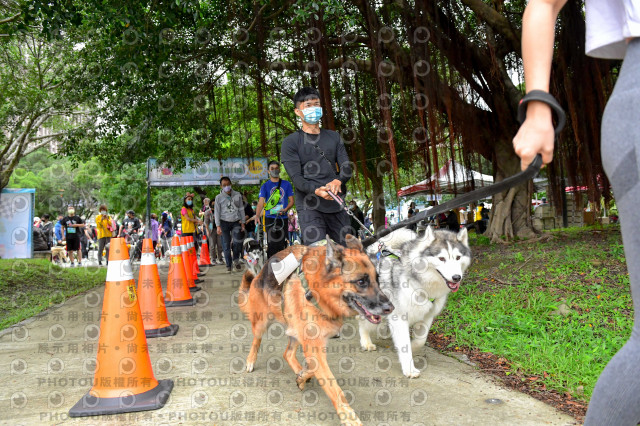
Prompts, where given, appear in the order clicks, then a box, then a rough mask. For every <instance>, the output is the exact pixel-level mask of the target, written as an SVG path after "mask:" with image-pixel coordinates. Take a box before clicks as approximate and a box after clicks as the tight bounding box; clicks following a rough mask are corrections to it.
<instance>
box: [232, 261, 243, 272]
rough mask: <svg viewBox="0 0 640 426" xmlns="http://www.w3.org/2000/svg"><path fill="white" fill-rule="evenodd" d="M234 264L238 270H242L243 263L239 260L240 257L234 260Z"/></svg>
mask: <svg viewBox="0 0 640 426" xmlns="http://www.w3.org/2000/svg"><path fill="white" fill-rule="evenodd" d="M234 266H235V268H236V271H239V270H241V269H242V263H241V262H240V260H239V259H237V260H236V261H235V262H234Z"/></svg>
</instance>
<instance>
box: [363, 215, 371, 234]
mask: <svg viewBox="0 0 640 426" xmlns="http://www.w3.org/2000/svg"><path fill="white" fill-rule="evenodd" d="M371 225H373V220H372V219H371V216H367V217H365V218H364V226H366V227H367V229H368V230H369V231H371Z"/></svg>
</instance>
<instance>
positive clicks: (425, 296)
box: [359, 227, 471, 378]
mask: <svg viewBox="0 0 640 426" xmlns="http://www.w3.org/2000/svg"><path fill="white" fill-rule="evenodd" d="M382 241H383V242H384V244H385V248H387V250H388V251H389V252H391V253H392V255H390V256H384V255H383V256H380V258H379V259H378V256H377V248H378V247H377V244H374V245H372V246H370V247H368V248H367V254H369V256H370V257H371V261H372V262H373V263H374V264H375V265H376V270H377V272H378V274H379V276H378V282H379V283H380V289H381V290H382V292H383V293H384V294H386V295H387V296H388V297H389V299H390V300H391V303H393V305H394V306H395V311H394V312H393V314H391V315H389V316H388V317H386V319H387V321H388V323H389V328H390V331H391V335H392V338H393V343H394V345H395V347H396V350H397V352H398V356H399V358H400V365H401V366H402V373H403V374H404V375H405V376H407V377H409V378H412V377H418V376H419V375H420V371H419V370H418V369H417V368H416V367H415V365H414V363H413V353H412V352H413V351H416V350H418V349H420V348H421V347H422V346H424V344H425V342H426V341H427V334H428V333H429V329H430V328H431V324H432V323H433V319H434V318H435V317H436V316H437V315H438V314H439V313H440V312H441V311H442V308H443V307H444V305H445V303H446V302H447V296H448V295H449V293H450V292H456V291H458V289H459V288H460V282H461V281H462V276H463V275H464V273H465V271H466V270H467V268H468V267H469V264H470V263H471V250H470V249H469V241H468V236H467V230H466V229H464V228H463V229H461V230H460V232H458V233H457V234H456V233H455V232H451V231H447V230H436V231H434V230H433V228H431V227H428V228H427V230H426V231H425V234H424V235H423V236H418V234H416V233H415V232H413V231H411V230H409V229H399V230H397V231H395V232H392V233H391V234H389V235H388V236H386V237H384V238H383V239H382ZM359 324H360V345H361V346H362V348H363V349H364V350H367V351H374V350H376V345H374V344H373V342H372V341H371V333H372V332H373V331H375V330H376V328H377V327H376V325H374V324H372V323H371V322H369V321H366V320H364V319H363V318H360V319H359ZM411 327H413V339H411V338H410V332H409V329H410V328H411Z"/></svg>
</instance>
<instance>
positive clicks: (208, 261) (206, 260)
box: [198, 231, 213, 266]
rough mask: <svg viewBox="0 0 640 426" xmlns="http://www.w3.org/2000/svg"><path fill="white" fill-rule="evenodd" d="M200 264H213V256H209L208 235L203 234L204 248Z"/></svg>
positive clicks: (201, 251)
mask: <svg viewBox="0 0 640 426" xmlns="http://www.w3.org/2000/svg"><path fill="white" fill-rule="evenodd" d="M209 232H211V231H209ZM198 264H199V265H200V266H213V264H212V263H211V257H210V256H209V243H207V237H206V236H205V235H202V248H201V249H200V262H199V263H198Z"/></svg>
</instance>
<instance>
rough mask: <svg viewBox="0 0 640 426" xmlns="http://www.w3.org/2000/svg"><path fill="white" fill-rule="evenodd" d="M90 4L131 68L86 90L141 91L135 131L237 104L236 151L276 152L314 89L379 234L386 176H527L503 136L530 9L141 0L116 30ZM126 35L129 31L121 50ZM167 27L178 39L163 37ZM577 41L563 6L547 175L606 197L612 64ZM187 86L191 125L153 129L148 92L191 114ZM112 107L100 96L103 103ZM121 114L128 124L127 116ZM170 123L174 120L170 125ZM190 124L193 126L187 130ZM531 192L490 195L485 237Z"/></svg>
mask: <svg viewBox="0 0 640 426" xmlns="http://www.w3.org/2000/svg"><path fill="white" fill-rule="evenodd" d="M89 3H94V4H92V5H89V6H87V8H93V9H95V10H97V11H94V12H93V15H91V16H84V18H83V19H84V22H85V24H84V25H92V24H91V22H92V19H93V20H94V21H95V22H96V23H98V24H95V26H96V27H97V30H96V32H94V33H93V38H94V39H95V38H99V37H105V39H107V38H106V37H107V36H109V37H111V39H107V40H108V41H109V43H107V42H104V41H103V42H102V45H100V44H99V43H100V42H96V41H95V40H91V41H88V42H87V46H88V48H87V49H86V52H87V55H91V54H93V55H94V56H95V58H97V59H100V58H101V57H109V58H110V60H111V62H116V61H119V63H120V64H123V65H122V67H121V68H126V67H125V65H126V66H129V64H131V63H133V64H134V65H135V66H136V69H137V70H139V71H140V72H138V73H137V74H135V78H129V79H128V80H127V79H126V76H125V77H123V76H121V75H120V71H117V72H112V73H109V72H108V70H107V69H103V70H102V71H101V72H102V74H101V75H100V76H99V77H98V78H97V77H96V76H91V78H92V80H91V81H90V84H95V83H93V82H95V81H96V80H99V79H105V81H104V82H102V83H101V84H102V85H101V86H100V89H101V90H104V88H108V90H112V91H113V90H119V91H122V92H124V91H128V90H130V89H129V88H130V87H133V84H134V83H135V85H136V87H139V88H140V89H139V92H140V94H139V96H138V98H137V99H138V101H137V103H134V104H133V105H136V106H137V105H141V104H142V103H143V102H148V105H149V107H148V108H147V109H145V110H144V114H140V117H139V119H137V120H136V122H137V123H138V126H142V125H143V124H144V126H146V127H144V129H151V130H153V131H155V130H154V129H156V128H157V127H158V126H161V125H162V126H165V127H170V126H169V123H171V124H173V127H172V128H170V131H171V132H172V137H173V138H175V139H178V138H181V140H184V141H188V140H189V137H191V136H190V135H192V134H200V133H205V134H207V135H215V134H223V133H224V132H222V131H219V129H220V128H222V127H224V125H223V124H224V123H223V124H220V123H221V122H224V120H225V118H224V115H225V113H223V111H226V113H227V114H228V111H229V110H230V108H232V107H233V105H231V106H230V105H228V104H229V99H232V100H233V103H234V104H236V103H238V102H241V103H242V106H241V107H239V108H240V109H239V111H241V114H242V116H241V123H242V124H241V126H240V127H239V128H237V129H230V130H229V129H227V130H229V132H238V134H241V135H242V136H241V139H242V138H244V139H245V140H246V141H250V140H251V138H255V140H256V145H255V146H254V147H249V148H246V149H243V151H242V152H241V153H239V154H244V153H245V151H246V153H247V154H248V155H258V154H259V155H277V154H278V140H279V139H281V138H282V137H283V136H284V135H285V134H286V133H287V132H289V131H292V130H293V129H294V128H295V126H296V122H295V116H294V115H293V111H292V110H293V106H292V104H291V103H290V99H291V96H292V95H293V93H294V92H295V89H297V88H299V87H301V86H302V85H313V86H316V87H317V88H318V89H319V91H320V94H321V101H322V104H323V107H324V112H325V114H324V116H323V123H322V124H323V126H324V127H327V128H331V129H335V130H337V131H340V132H341V134H342V137H343V139H344V140H345V142H346V143H347V149H348V151H349V155H350V158H351V159H352V160H353V162H354V163H355V164H356V165H357V167H356V173H357V176H356V177H355V178H354V179H353V182H352V185H354V186H355V187H357V188H359V189H361V192H362V193H363V194H367V195H368V196H369V198H370V199H371V201H373V207H374V222H375V225H376V226H381V225H382V223H383V221H384V202H383V200H384V191H383V187H384V186H383V183H382V182H383V179H384V180H387V182H389V184H390V186H391V187H392V188H395V189H396V190H397V189H399V187H400V185H401V181H402V180H403V178H404V181H405V182H406V180H407V179H406V177H407V176H408V175H411V176H412V177H420V179H419V180H421V179H424V177H428V176H430V175H431V174H432V173H433V172H434V171H436V170H438V169H439V168H440V167H441V166H442V165H443V164H442V162H443V160H445V159H447V158H454V159H456V160H457V161H459V162H462V164H464V166H465V167H467V168H477V166H478V165H479V164H484V165H490V171H491V172H492V173H493V174H494V176H495V178H496V180H501V179H504V178H505V177H507V176H510V175H512V174H514V173H516V172H518V171H519V170H520V162H519V159H518V157H517V156H516V155H515V153H514V151H513V148H512V138H513V136H514V135H515V133H516V131H517V129H518V123H517V120H516V116H517V106H518V101H519V100H520V98H521V97H522V96H523V94H524V87H523V84H522V80H523V78H522V61H521V46H520V38H521V34H520V29H521V19H522V14H523V12H524V7H525V5H526V2H525V1H524V0H514V1H509V2H506V1H504V0H375V1H370V0H321V1H320V0H318V1H307V2H302V1H293V0H261V1H253V0H252V1H249V0H230V1H226V2H222V1H214V0H207V1H190V0H188V1H181V2H175V4H174V2H168V3H167V4H164V3H163V4H156V3H155V2H146V1H143V2H136V3H135V4H131V5H129V6H127V10H126V23H125V21H124V20H123V21H122V22H121V23H122V25H121V26H118V24H117V23H116V24H113V22H114V19H117V17H118V16H119V15H118V14H119V13H121V11H120V9H118V8H117V7H115V6H114V5H115V4H116V3H117V2H116V1H115V0H113V1H111V0H105V1H102V2H89ZM111 3H113V5H111ZM147 3H148V4H147ZM122 13H124V12H122ZM123 16H124V15H123ZM114 17H115V18H114ZM115 22H117V21H115ZM125 24H126V25H125ZM123 28H125V29H123ZM122 31H124V32H125V34H124V35H123V33H122ZM126 33H129V35H131V34H132V33H133V34H135V36H136V37H135V38H134V40H133V41H132V42H126V41H127V40H126V37H125V39H124V41H125V43H123V42H119V41H118V40H119V39H123V37H124V36H126V35H127V34H126ZM169 34H175V35H173V36H172V37H171V40H169V41H168V42H164V40H165V39H166V40H168V39H169V38H168V35H169ZM584 34H585V21H584V14H583V2H581V1H575V2H569V4H568V5H567V7H565V8H564V9H563V10H562V12H561V14H560V19H559V23H558V26H557V44H556V51H555V61H554V68H553V70H552V82H551V92H552V94H554V95H555V96H556V97H557V98H558V99H559V101H560V103H561V105H562V106H563V107H564V108H565V109H566V111H567V116H568V125H567V127H566V129H565V131H564V132H563V133H562V134H561V135H560V137H559V141H558V143H557V144H556V152H555V156H554V162H553V163H552V164H551V165H550V167H548V169H547V171H546V173H547V176H548V178H549V182H550V184H551V188H552V192H553V193H554V195H555V197H554V198H555V199H556V200H558V199H559V193H560V192H561V191H563V190H564V187H563V185H561V184H560V182H564V180H565V179H566V180H567V182H568V184H570V185H580V186H586V187H587V188H588V196H589V198H590V199H591V200H599V199H600V197H602V196H604V197H605V199H606V200H609V199H610V198H611V194H610V189H609V185H608V182H607V179H606V177H605V175H604V173H603V170H602V165H601V159H600V149H599V144H600V121H599V120H600V117H601V115H602V111H603V109H604V105H605V102H606V99H607V96H608V94H609V93H610V92H611V89H612V86H613V83H614V77H615V71H616V70H617V65H618V64H617V63H616V62H606V61H600V60H595V59H591V58H587V57H586V56H585V55H584V44H585V43H584ZM113 40H115V42H116V43H115V44H114V42H113ZM100 49H103V50H100ZM100 55H102V56H100ZM167 63H170V64H172V66H173V67H174V68H175V69H176V70H178V71H176V72H174V73H173V74H172V75H171V79H172V80H170V79H169V78H165V79H164V80H163V79H161V78H159V77H158V75H159V74H160V75H162V74H163V70H164V68H163V67H166V64H167ZM154 67H155V68H154ZM207 67H209V68H214V67H215V68H216V69H217V70H225V69H226V70H227V71H226V73H227V77H226V78H222V77H221V75H222V74H221V72H217V73H209V74H207V73H206V72H201V70H202V69H203V68H205V69H206V68H207ZM129 68H132V67H129ZM129 68H127V69H129ZM106 79H108V80H109V81H108V82H107V81H106ZM113 79H120V80H121V81H122V84H114V83H113ZM88 84H89V83H88ZM230 84H231V85H230ZM223 85H224V88H222V86H223ZM229 87H231V88H230V89H229ZM131 90H132V89H131ZM172 91H173V92H172ZM189 91H190V93H193V94H194V97H195V96H196V95H197V97H198V98H206V99H207V100H208V103H209V104H210V105H211V106H212V109H213V110H212V111H209V110H208V109H206V108H199V109H198V110H197V111H196V113H194V114H192V115H191V116H189V115H188V114H187V113H186V112H185V110H184V109H182V110H180V111H179V113H180V115H178V114H176V109H175V108H174V110H172V111H169V112H162V114H164V115H163V116H162V117H161V120H157V117H158V116H159V114H161V113H159V112H158V111H157V110H158V108H157V107H155V110H154V108H151V107H152V106H154V105H155V104H157V99H156V98H154V97H153V96H149V94H155V93H157V95H155V96H156V97H158V96H159V95H160V94H162V93H168V94H169V96H172V99H173V100H174V101H175V105H179V102H181V101H184V103H183V104H184V106H185V108H186V107H188V104H189V102H190V101H189V99H186V98H185V96H186V95H185V93H188V92H189ZM228 91H231V92H232V93H227V92H228ZM125 95H126V96H127V98H126V99H129V98H130V97H131V94H130V93H126V94H125V93H123V96H125ZM165 96H167V95H165ZM189 96H190V95H189ZM220 97H222V98H223V99H222V100H220V99H219V98H220ZM112 98H113V99H116V98H115V97H113V96H111V97H110V96H103V97H102V99H101V104H108V102H109V100H110V99H112ZM191 103H192V104H193V102H192V101H191ZM121 104H122V102H121ZM225 104H226V105H225ZM247 104H249V106H247ZM125 105H126V107H127V108H131V105H132V104H131V103H129V104H127V103H125ZM117 108H120V106H119V105H116V106H114V109H113V110H114V111H116V110H117ZM252 108H253V110H254V111H255V112H256V114H255V117H253V118H252V117H249V111H250V110H251V109H252ZM245 115H246V116H245ZM122 116H125V114H122ZM126 116H133V115H132V114H131V113H130V112H129V111H128V110H127V112H126ZM154 117H155V118H154ZM176 117H178V118H179V122H177V121H176V122H175V123H173V122H172V120H178V118H176ZM189 117H190V118H189ZM154 119H156V121H154ZM251 119H254V120H257V123H258V124H259V126H258V128H259V130H258V131H256V130H255V129H254V130H253V134H252V133H251V129H248V128H246V126H245V125H246V120H251ZM140 123H142V124H140ZM192 123H195V124H192ZM189 125H193V127H194V129H193V130H198V129H202V132H199V133H198V132H195V133H194V131H190V132H188V131H185V130H184V128H185V127H187V126H189ZM145 131H146V130H145ZM256 133H258V135H257V136H256ZM138 139H139V140H142V141H144V140H147V139H149V138H146V137H140V138H138ZM156 145H159V146H162V147H165V148H166V149H172V148H171V147H172V146H173V145H172V144H170V143H164V144H156ZM199 146H206V147H207V151H206V152H203V155H211V156H220V155H226V154H228V152H226V151H225V150H224V149H222V148H220V146H219V145H217V144H216V141H215V140H209V139H207V141H206V143H204V142H203V143H201V144H197V143H194V144H193V149H197V148H198V147H199ZM225 149H226V148H225ZM133 152H136V153H138V154H141V155H144V154H146V151H144V150H143V149H137V150H135V151H133ZM481 171H483V172H485V173H486V172H487V171H489V170H487V169H486V167H485V170H481ZM531 191H532V185H531V184H529V185H523V186H521V187H517V188H513V189H511V190H509V191H508V192H506V193H502V194H499V195H497V196H495V197H494V200H493V201H494V202H493V206H494V207H493V209H492V216H491V221H490V225H489V229H488V232H489V235H490V236H491V238H492V239H493V240H494V241H497V240H500V239H501V237H503V236H506V237H512V236H516V235H517V236H530V235H532V233H533V230H532V227H531V219H530V200H531Z"/></svg>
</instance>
